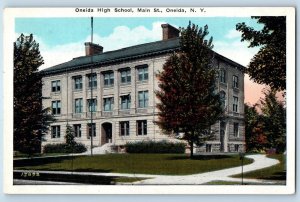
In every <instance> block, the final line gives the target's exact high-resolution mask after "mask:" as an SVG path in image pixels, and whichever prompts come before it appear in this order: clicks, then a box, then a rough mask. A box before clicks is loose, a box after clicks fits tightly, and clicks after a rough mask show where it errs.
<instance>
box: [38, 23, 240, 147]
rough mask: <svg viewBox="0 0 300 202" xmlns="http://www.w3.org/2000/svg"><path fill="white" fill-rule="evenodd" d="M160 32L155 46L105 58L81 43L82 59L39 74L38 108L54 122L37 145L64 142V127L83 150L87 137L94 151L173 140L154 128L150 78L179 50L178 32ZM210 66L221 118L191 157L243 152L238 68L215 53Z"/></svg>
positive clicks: (99, 50)
mask: <svg viewBox="0 0 300 202" xmlns="http://www.w3.org/2000/svg"><path fill="white" fill-rule="evenodd" d="M162 32H163V33H162V35H163V38H162V40H161V41H156V42H151V43H146V44H141V45H137V46H131V47H127V48H123V49H119V50H115V51H109V52H103V47H101V46H99V45H96V44H92V43H85V51H86V55H85V56H82V57H78V58H74V59H73V60H71V61H68V62H66V63H62V64H59V65H56V66H53V67H50V68H47V69H45V70H43V74H44V77H43V83H44V85H43V90H42V91H43V96H44V97H47V98H48V99H45V100H44V101H43V106H44V107H51V108H52V113H53V115H54V116H55V118H56V121H55V122H53V123H52V124H51V126H50V128H51V129H50V130H49V133H48V134H47V135H46V137H45V141H44V142H43V143H42V145H45V144H52V143H61V142H64V141H65V139H64V136H65V131H66V125H67V123H68V124H69V125H71V126H73V128H74V131H75V140H76V141H77V142H81V143H84V144H85V145H86V146H87V147H89V146H90V142H91V139H90V138H91V135H92V136H93V145H94V146H95V147H100V146H102V145H105V144H107V143H111V144H112V145H116V146H120V147H121V146H122V145H124V144H125V143H126V142H128V141H141V140H154V141H160V140H174V138H171V137H169V136H167V135H165V134H163V133H162V131H161V129H160V128H159V127H158V125H156V124H155V121H156V120H157V118H158V117H157V113H158V111H157V108H156V107H155V106H156V103H158V102H159V101H158V99H157V98H156V96H155V93H154V92H155V91H156V90H158V81H157V79H156V76H155V75H156V73H157V72H158V71H161V70H162V67H163V64H164V63H165V61H166V59H167V58H168V57H169V55H170V53H172V52H174V51H179V50H180V45H179V37H178V35H179V31H178V30H177V29H176V28H174V27H172V26H171V25H169V24H163V25H162ZM92 64H93V68H92V69H93V70H92V71H91V65H92ZM214 66H215V67H216V68H217V69H218V70H219V80H218V81H217V87H218V90H219V91H220V92H221V96H222V97H223V98H224V99H223V102H224V107H225V115H226V118H225V120H224V121H221V122H218V123H216V124H214V125H213V129H215V131H218V132H216V134H215V139H214V140H212V141H208V142H207V143H206V145H204V146H203V147H201V148H196V152H240V151H244V150H245V132H244V73H243V70H244V67H243V66H241V65H239V64H237V63H236V62H233V61H231V60H229V59H227V58H225V57H223V56H221V55H219V54H217V53H215V59H214ZM91 116H92V117H93V118H92V124H91ZM92 133H93V134H92Z"/></svg>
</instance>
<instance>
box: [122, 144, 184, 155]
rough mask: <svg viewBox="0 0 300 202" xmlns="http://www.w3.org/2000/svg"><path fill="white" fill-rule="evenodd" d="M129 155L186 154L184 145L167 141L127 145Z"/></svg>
mask: <svg viewBox="0 0 300 202" xmlns="http://www.w3.org/2000/svg"><path fill="white" fill-rule="evenodd" d="M125 148H126V152H127V153H160V154H163V153H177V154H182V153H184V152H185V144H184V143H174V142H167V141H160V142H155V141H141V142H128V143H126V145H125Z"/></svg>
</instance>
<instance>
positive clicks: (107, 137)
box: [101, 123, 112, 145]
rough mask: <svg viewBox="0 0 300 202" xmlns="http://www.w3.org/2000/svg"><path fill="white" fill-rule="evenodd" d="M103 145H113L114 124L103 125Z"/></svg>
mask: <svg viewBox="0 0 300 202" xmlns="http://www.w3.org/2000/svg"><path fill="white" fill-rule="evenodd" d="M101 139H102V140H101V145H103V144H106V143H112V124H111V123H103V124H102V138H101Z"/></svg>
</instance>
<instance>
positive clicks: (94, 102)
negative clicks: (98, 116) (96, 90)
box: [87, 99, 97, 112]
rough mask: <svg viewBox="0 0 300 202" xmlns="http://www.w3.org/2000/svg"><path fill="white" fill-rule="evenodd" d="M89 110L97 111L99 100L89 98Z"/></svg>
mask: <svg viewBox="0 0 300 202" xmlns="http://www.w3.org/2000/svg"><path fill="white" fill-rule="evenodd" d="M87 103H88V104H87V105H88V111H89V112H95V111H97V100H96V99H88V100H87Z"/></svg>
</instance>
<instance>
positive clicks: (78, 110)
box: [75, 98, 82, 113]
mask: <svg viewBox="0 0 300 202" xmlns="http://www.w3.org/2000/svg"><path fill="white" fill-rule="evenodd" d="M75 113H82V98H79V99H75Z"/></svg>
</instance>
